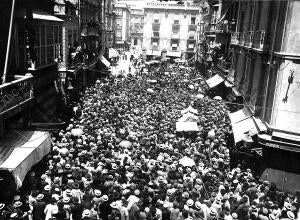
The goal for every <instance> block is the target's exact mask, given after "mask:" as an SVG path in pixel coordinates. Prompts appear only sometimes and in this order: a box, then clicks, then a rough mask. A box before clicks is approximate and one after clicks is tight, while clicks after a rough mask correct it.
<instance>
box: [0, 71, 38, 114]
mask: <svg viewBox="0 0 300 220" xmlns="http://www.w3.org/2000/svg"><path fill="white" fill-rule="evenodd" d="M32 79H33V76H32V75H31V74H26V75H25V76H15V80H13V81H11V82H8V83H4V84H3V85H0V103H1V104H0V114H3V113H5V112H8V111H10V110H12V109H14V108H16V107H18V106H20V105H21V104H23V103H24V104H25V103H26V102H28V101H30V100H31V99H33V82H32Z"/></svg>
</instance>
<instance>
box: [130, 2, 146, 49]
mask: <svg viewBox="0 0 300 220" xmlns="http://www.w3.org/2000/svg"><path fill="white" fill-rule="evenodd" d="M143 29H144V10H143V9H142V8H138V7H136V6H131V7H130V35H131V46H132V47H134V48H135V49H136V50H139V51H141V50H142V45H143Z"/></svg>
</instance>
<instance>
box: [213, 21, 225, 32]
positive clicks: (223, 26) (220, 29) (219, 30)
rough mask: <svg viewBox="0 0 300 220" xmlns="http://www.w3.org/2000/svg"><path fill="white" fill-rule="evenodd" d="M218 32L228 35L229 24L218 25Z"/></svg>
mask: <svg viewBox="0 0 300 220" xmlns="http://www.w3.org/2000/svg"><path fill="white" fill-rule="evenodd" d="M216 32H220V33H227V32H228V23H224V22H220V23H218V24H216Z"/></svg>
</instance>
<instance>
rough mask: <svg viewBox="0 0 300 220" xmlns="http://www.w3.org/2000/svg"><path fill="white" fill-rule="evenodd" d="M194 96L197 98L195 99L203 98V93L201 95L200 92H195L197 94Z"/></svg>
mask: <svg viewBox="0 0 300 220" xmlns="http://www.w3.org/2000/svg"><path fill="white" fill-rule="evenodd" d="M196 98H197V99H203V98H204V95H202V94H197V95H196Z"/></svg>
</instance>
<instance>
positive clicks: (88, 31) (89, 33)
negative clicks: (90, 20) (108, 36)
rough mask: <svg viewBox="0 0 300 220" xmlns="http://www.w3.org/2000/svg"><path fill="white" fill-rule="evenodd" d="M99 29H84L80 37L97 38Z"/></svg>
mask: <svg viewBox="0 0 300 220" xmlns="http://www.w3.org/2000/svg"><path fill="white" fill-rule="evenodd" d="M99 30H100V27H84V28H82V30H81V36H83V37H85V36H99Z"/></svg>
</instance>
